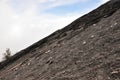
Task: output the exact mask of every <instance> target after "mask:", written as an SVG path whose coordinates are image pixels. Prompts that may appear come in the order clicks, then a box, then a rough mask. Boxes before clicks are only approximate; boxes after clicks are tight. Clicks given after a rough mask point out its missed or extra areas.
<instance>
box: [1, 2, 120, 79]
mask: <svg viewBox="0 0 120 80" xmlns="http://www.w3.org/2000/svg"><path fill="white" fill-rule="evenodd" d="M0 80H120V0H111V1H109V2H107V3H106V4H103V5H102V6H100V7H99V8H97V9H95V10H93V11H92V12H90V13H88V14H86V15H84V16H82V17H80V18H78V19H77V20H75V21H74V22H72V23H71V24H69V25H68V26H66V27H65V28H63V29H61V30H58V31H56V32H54V33H53V34H51V35H50V36H48V37H46V38H44V39H42V40H40V41H38V42H37V43H35V44H33V45H31V46H29V47H28V48H26V49H24V50H22V51H20V52H18V53H17V54H15V55H14V56H12V57H11V58H10V59H8V60H6V61H3V62H1V63H0Z"/></svg>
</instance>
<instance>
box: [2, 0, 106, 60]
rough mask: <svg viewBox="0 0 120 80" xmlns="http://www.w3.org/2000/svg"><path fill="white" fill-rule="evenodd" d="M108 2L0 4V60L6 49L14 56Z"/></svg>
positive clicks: (12, 0)
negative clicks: (9, 49)
mask: <svg viewBox="0 0 120 80" xmlns="http://www.w3.org/2000/svg"><path fill="white" fill-rule="evenodd" d="M107 1H108V0H0V22H1V23H0V56H2V53H3V52H4V51H5V50H6V48H11V51H12V52H13V54H14V53H15V52H17V51H20V50H21V49H24V48H26V47H28V46H29V45H31V44H33V43H35V42H37V41H38V40H40V39H42V38H44V37H46V36H48V35H49V34H51V33H53V32H54V31H56V30H58V29H61V28H63V27H65V26H66V25H68V24H70V23H71V22H72V21H74V20H75V19H77V18H79V17H80V16H82V15H84V14H86V13H88V12H90V11H91V10H93V9H95V8H97V7H98V6H100V5H101V4H103V3H105V2H107ZM1 58H2V57H1ZM1 58H0V59H1Z"/></svg>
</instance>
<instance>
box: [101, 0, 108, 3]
mask: <svg viewBox="0 0 120 80" xmlns="http://www.w3.org/2000/svg"><path fill="white" fill-rule="evenodd" d="M108 1H110V0H100V4H103V3H106V2H108Z"/></svg>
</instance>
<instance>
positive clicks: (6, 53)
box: [3, 48, 11, 60]
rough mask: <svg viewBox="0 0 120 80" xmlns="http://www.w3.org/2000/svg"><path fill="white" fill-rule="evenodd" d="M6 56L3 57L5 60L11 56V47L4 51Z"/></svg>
mask: <svg viewBox="0 0 120 80" xmlns="http://www.w3.org/2000/svg"><path fill="white" fill-rule="evenodd" d="M3 55H4V57H3V59H4V60H8V59H9V58H10V57H11V51H10V48H7V49H6V51H5V53H3Z"/></svg>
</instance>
